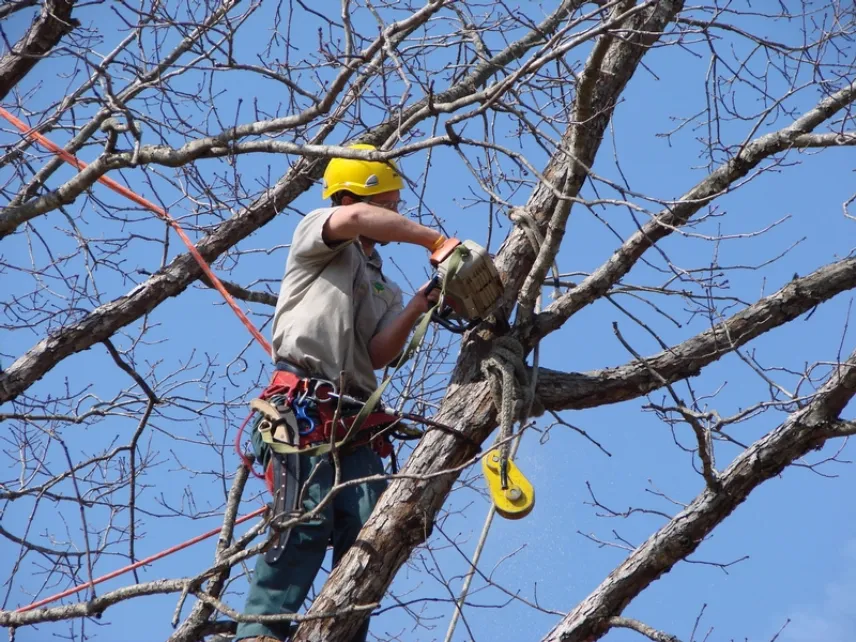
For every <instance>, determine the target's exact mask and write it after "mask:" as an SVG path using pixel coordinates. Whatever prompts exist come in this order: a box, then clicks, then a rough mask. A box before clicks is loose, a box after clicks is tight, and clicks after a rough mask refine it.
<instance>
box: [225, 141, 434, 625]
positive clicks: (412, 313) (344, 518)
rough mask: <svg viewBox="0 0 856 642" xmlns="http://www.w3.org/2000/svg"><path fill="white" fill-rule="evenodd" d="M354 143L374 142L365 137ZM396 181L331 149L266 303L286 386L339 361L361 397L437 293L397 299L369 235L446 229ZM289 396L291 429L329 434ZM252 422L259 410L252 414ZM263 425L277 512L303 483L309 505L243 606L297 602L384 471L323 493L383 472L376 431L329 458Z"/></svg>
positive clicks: (380, 166) (430, 234) (336, 374)
mask: <svg viewBox="0 0 856 642" xmlns="http://www.w3.org/2000/svg"><path fill="white" fill-rule="evenodd" d="M353 148H356V149H374V147H372V146H370V145H354V146H353ZM403 186H404V184H403V181H402V179H401V176H400V175H399V173H398V170H397V168H396V166H395V165H394V164H393V163H391V162H390V163H381V162H372V161H364V160H355V159H333V160H332V161H330V163H329V165H328V166H327V169H326V171H325V173H324V191H323V195H322V197H323V198H325V199H327V198H329V199H330V200H331V205H332V206H331V207H324V208H321V209H317V210H315V211H313V212H311V213H310V214H308V215H307V216H306V218H304V219H303V221H302V222H301V223H300V224H299V225H298V226H297V229H296V230H295V232H294V239H293V240H292V244H291V251H290V252H289V255H288V262H287V265H286V269H285V277H284V278H283V280H282V286H281V288H280V292H279V299H278V301H277V305H276V313H275V315H274V325H273V349H274V355H273V356H274V359H275V360H276V366H277V370H278V373H277V377H279V378H278V379H277V378H276V377H275V381H287V382H288V383H286V385H288V386H289V389H290V390H291V389H293V387H295V386H301V385H305V386H307V389H306V390H305V391H303V392H310V391H311V392H313V393H314V392H315V391H316V389H317V388H318V387H319V386H329V385H330V384H331V383H332V382H337V383H338V382H339V381H340V377H341V374H342V373H344V376H345V381H346V384H345V387H344V391H345V392H347V393H348V394H349V395H352V396H355V397H357V398H363V399H365V398H367V397H368V396H369V395H370V394H371V393H372V392H373V391H374V390H375V388H376V387H377V381H376V379H375V374H374V371H375V370H376V369H379V368H383V367H384V366H386V365H387V364H388V363H389V362H390V361H392V360H393V359H394V358H395V357H396V355H398V354H399V353H400V352H401V349H402V348H403V346H404V342H405V340H406V339H407V337H408V335H409V333H410V330H411V329H412V328H413V325H414V324H415V323H416V320H417V319H418V318H419V317H420V316H421V315H422V314H424V313H426V312H427V311H428V310H429V308H430V307H431V302H432V301H434V300H436V299H437V296H438V292H437V290H433V291H431V292H427V288H426V287H423V288H422V289H421V290H420V291H419V292H417V293H416V296H414V297H413V298H412V299H411V300H410V302H409V303H408V304H407V306H404V307H403V306H402V296H401V290H400V288H399V287H398V286H397V285H396V284H395V283H393V282H392V281H391V280H390V279H388V278H387V277H386V276H385V275H384V273H383V270H382V262H381V258H380V255H379V254H378V252H377V249H376V246H377V245H386V244H387V243H389V242H393V241H397V242H402V243H412V244H415V245H422V246H423V247H426V248H428V249H429V250H432V251H433V250H436V249H438V248H440V246H441V245H443V243H444V241H446V238H445V237H444V236H443V235H441V234H439V233H437V232H436V231H434V230H432V229H430V228H428V227H425V226H423V225H420V224H419V223H416V222H414V221H411V220H410V219H408V218H405V217H403V216H401V215H399V214H398V213H397V210H398V207H399V204H400V203H401V200H400V195H401V189H402V188H403ZM280 373H282V375H281V374H280ZM307 380H308V382H307ZM304 396H305V395H304ZM275 398H280V396H277V397H275ZM291 406H292V407H291V408H288V407H284V408H283V412H286V413H287V412H289V411H292V412H294V411H295V410H296V414H298V415H299V416H301V419H302V421H305V422H306V424H305V425H303V424H301V425H299V427H298V433H299V434H300V435H301V436H303V437H307V439H306V441H307V442H308V443H310V444H311V443H316V442H320V443H322V444H326V439H327V436H326V435H323V434H321V431H320V427H321V426H322V425H323V422H322V421H319V419H320V418H319V417H318V412H317V408H306V406H305V403H304V404H298V402H297V401H296V400H292V401H291ZM307 412H308V413H310V415H313V414H314V417H312V416H308V415H307V414H306V413H307ZM261 424H263V421H262V422H260V423H259V424H257V426H258V425H261ZM312 428H316V430H315V431H314V432H317V433H319V434H318V435H317V438H313V436H312V434H311V433H312V432H313V431H312V430H311V429H312ZM366 432H368V431H366ZM263 434H265V433H263V432H261V431H259V430H256V431H254V435H253V445H254V448H255V451H256V456H257V457H258V458H259V459H261V461H262V462H263V463H264V464H265V466H266V469H268V470H269V471H270V478H271V486H272V490H273V491H274V496H275V498H276V499H277V503H276V505H277V508H278V510H277V511H276V512H277V513H280V514H281V513H282V512H284V511H283V506H285V509H284V510H285V511H290V510H292V509H293V508H294V506H287V505H285V504H284V503H288V502H289V500H288V499H286V498H293V499H292V500H291V501H296V500H297V495H298V493H299V492H300V489H302V495H303V504H302V508H303V510H304V511H305V512H306V513H312V514H313V516H312V518H311V519H309V520H306V521H304V522H302V523H300V524H299V525H297V526H295V527H294V528H292V529H289V530H290V532H288V531H286V532H283V533H280V534H279V535H278V540H279V541H278V542H277V543H276V544H275V545H274V546H273V548H271V549H270V550H269V551H268V552H267V553H266V554H265V555H261V556H259V557H258V559H257V561H256V569H255V573H254V574H253V578H252V581H251V585H250V592H249V595H248V598H247V606H246V609H245V614H248V615H279V614H283V613H296V612H297V611H298V609H299V608H300V606H301V605H302V604H303V601H304V600H305V599H306V596H307V594H308V593H309V589H310V588H311V587H312V582H313V580H314V579H315V575H316V574H317V573H318V570H319V569H320V568H321V563H322V562H323V560H324V555H325V553H326V550H327V545H328V543H329V542H330V540H331V538H332V544H333V564H334V565H335V564H336V563H337V562H338V560H339V559H340V558H341V557H342V555H344V554H345V552H346V551H347V550H348V549H349V548H350V547H351V545H352V544H353V543H354V541H355V540H356V537H357V534H358V533H359V531H360V528H362V526H363V524H364V523H365V522H366V520H367V519H368V517H369V514H370V513H371V511H372V509H373V508H374V505H375V503H376V502H377V500H378V497H379V496H380V494H381V492H383V489H384V487H385V482H384V481H383V480H376V481H366V482H363V483H360V484H358V485H354V486H348V487H347V488H345V489H343V490H340V491H339V492H338V493H337V494H336V496H335V498H332V500H331V499H330V498H328V494H329V493H330V492H331V490H332V489H333V486H334V485H335V483H336V482H337V481H338V482H348V481H352V480H357V479H361V478H365V477H371V476H373V475H381V474H383V465H382V463H381V460H380V458H379V456H378V455H379V453H386V454H388V452H387V451H386V450H385V449H384V446H385V444H386V442H383V441H382V438H381V437H373V436H371V435H370V436H366V437H357V438H356V439H355V440H354V441H353V442H352V443H348V444H345V445H344V446H343V447H342V448H341V449H339V450H338V451H337V452H336V457H335V460H334V458H333V456H331V454H329V453H327V452H321V453H318V454H313V455H306V454H297V453H296V452H290V453H289V454H283V455H280V454H279V453H273V452H271V447H270V446H273V447H274V448H276V447H277V445H278V442H277V441H276V436H272V437H268V441H269V442H270V445H269V444H268V443H266V441H265V439H264V438H263V436H262V435H263ZM282 441H283V442H284V441H285V439H283V440H282ZM296 445H298V444H295V446H296ZM336 468H338V471H337V470H336ZM289 478H291V482H290V483H291V484H294V482H295V481H296V480H297V481H298V483H297V484H296V485H295V487H291V488H286V486H287V485H288V484H289ZM319 506H320V510H319ZM367 632H368V620H366V621H365V623H364V624H363V626H362V628H361V629H360V630H359V631H358V632H357V634H356V635H355V636H354V641H355V642H361V641H363V640H365V639H366V634H367ZM287 634H288V621H287V620H282V621H279V622H275V623H270V622H269V623H261V622H244V623H241V624H240V625H239V626H238V632H237V636H236V639H239V640H240V639H245V638H251V639H253V640H256V641H257V642H273V641H274V640H282V639H284V638H285V637H286V636H287Z"/></svg>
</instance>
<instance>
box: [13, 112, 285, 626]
mask: <svg viewBox="0 0 856 642" xmlns="http://www.w3.org/2000/svg"><path fill="white" fill-rule="evenodd" d="M0 116H2V117H3V118H5V119H6V120H8V121H9V122H10V123H12V124H13V125H14V126H15V127H17V128H18V129H20V130H21V132H23V134H24V135H25V136H27V137H29V138H32V139H33V140H35V141H36V142H38V143H39V144H40V145H42V146H43V147H45V148H47V149H48V150H49V151H51V152H53V153H54V154H56V155H57V156H59V157H60V158H61V159H62V160H64V161H65V162H66V163H68V164H69V165H73V166H74V167H76V168H77V169H79V170H83V169H85V168H86V166H87V165H86V163H84V162H83V161H82V160H79V159H78V158H77V157H75V156H73V155H72V154H70V153H69V152H67V151H65V150H64V149H62V148H61V147H59V146H58V145H56V144H54V143H53V142H51V141H50V140H49V139H47V138H45V137H44V136H42V135H41V134H40V133H38V132H36V131H33V129H31V128H30V127H28V126H27V125H26V124H25V123H24V122H22V121H21V120H19V119H17V118H16V117H15V116H13V115H12V114H11V113H9V112H8V111H7V110H5V109H3V108H2V107H0ZM98 182H99V183H102V184H104V185H106V186H107V187H109V188H110V189H112V190H113V191H114V192H116V193H117V194H120V195H121V196H124V197H125V198H127V199H129V200H131V201H133V202H134V203H136V204H137V205H140V206H142V207H144V208H146V209H148V210H150V211H151V212H154V213H155V214H156V215H157V216H159V217H160V218H162V219H163V220H164V221H166V222H167V223H169V224H170V225H171V226H172V228H173V229H174V230H175V231H176V232H177V233H178V236H179V237H180V238H181V240H182V241H184V244H185V245H186V246H187V249H188V250H189V251H190V254H191V255H192V256H193V258H194V259H196V263H198V264H199V267H200V268H201V269H202V271H203V272H204V273H205V275H206V276H207V277H208V279H209V280H210V281H211V283H212V284H213V285H214V287H215V288H216V289H217V291H218V292H219V293H220V294H221V295H223V298H224V299H225V300H226V303H228V304H229V307H231V308H232V310H233V311H234V312H235V314H237V315H238V318H239V319H240V320H241V321H242V322H243V324H244V325H245V326H246V327H247V329H248V330H249V331H250V334H252V335H253V337H255V339H256V341H258V342H259V344H260V345H261V346H262V348H264V350H265V352H266V353H267V354H268V355H270V354H271V352H272V351H271V346H270V343H268V341H267V339H265V338H264V337H263V336H262V334H261V333H260V332H259V331H258V330H257V329H256V327H255V326H254V325H253V324H252V322H251V321H250V320H249V319H248V318H247V315H246V314H244V312H243V310H241V308H239V307H238V304H237V303H235V300H234V299H233V298H232V295H231V294H229V293H228V292H227V291H226V288H225V287H224V286H223V284H222V283H221V282H220V279H218V278H217V276H216V275H215V274H214V272H213V271H212V270H211V267H210V266H209V265H208V263H207V262H206V261H205V259H204V258H202V255H201V254H200V253H199V250H197V249H196V246H195V245H194V244H193V242H192V241H191V240H190V238H188V236H187V234H185V233H184V230H183V229H182V228H181V226H180V225H179V224H178V221H176V220H175V219H174V218H173V217H172V216H170V215H169V213H168V212H167V211H166V210H165V209H163V208H162V207H159V206H157V205H155V204H154V203H152V202H151V201H149V200H146V199H145V198H143V197H142V196H140V195H139V194H137V193H135V192H133V191H131V190H130V189H128V188H127V187H125V186H124V185H120V184H119V183H117V182H116V181H114V180H113V179H112V178H108V177H107V176H101V177H100V178H99V179H98ZM251 416H252V415H250V417H251ZM250 417H247V419H245V420H244V423H243V425H242V426H241V429H240V430H239V431H238V438H237V440H238V441H239V440H240V438H241V435H242V434H243V428H244V426H245V425H246V424H247V421H249V419H250ZM238 441H236V450H238V454H239V455H240V456H241V459H242V461H243V462H244V465H245V466H247V468H249V469H250V471H251V472H253V474H255V475H256V476H259V475H258V473H256V472H255V471H254V470H253V467H252V462H250V461H249V459H248V458H247V457H246V456H245V455H244V454H243V452H242V451H241V450H240V448H239V447H238ZM265 510H267V509H266V508H259V509H258V510H255V511H253V512H252V513H250V514H248V515H244V516H243V517H241V518H239V519H237V520H235V525H236V526H237V525H238V524H241V523H243V522H245V521H247V520H249V519H252V518H253V517H256V516H257V515H261V514H262V513H263V512H264V511H265ZM221 530H222V529H221V528H215V529H213V530H210V531H208V532H207V533H203V534H202V535H197V536H196V537H194V538H192V539H189V540H187V541H186V542H182V543H181V544H176V545H175V546H172V547H171V548H168V549H166V550H163V551H161V552H160V553H156V554H155V555H152V556H151V557H147V558H145V559H143V560H140V561H139V562H134V563H133V564H129V565H128V566H125V567H123V568H120V569H118V570H115V571H113V572H111V573H107V575H102V576H101V577H99V578H96V579H94V580H92V581H91V582H87V583H85V584H79V585H78V586H75V587H72V588H70V589H68V590H65V591H63V592H62V593H57V594H56V595H52V596H51V597H47V598H45V599H43V600H39V601H38V602H33V603H32V604H29V605H28V606H23V607H21V608H19V609H17V610H16V611H15V612H16V613H23V612H24V611H30V610H32V609H36V608H39V607H40V606H44V605H45V604H50V603H51V602H55V601H56V600H61V599H62V598H64V597H68V596H69V595H74V594H75V593H79V592H80V591H82V590H84V589H86V588H90V587H94V586H95V585H96V584H101V582H106V581H107V580H111V579H113V578H114V577H118V576H119V575H123V574H125V573H129V572H130V571H133V570H134V569H137V568H140V567H141V566H145V565H146V564H151V563H152V562H154V561H157V560H159V559H161V558H163V557H166V556H167V555H171V554H173V553H177V552H178V551H180V550H183V549H185V548H187V547H188V546H192V545H193V544H196V543H197V542H201V541H202V540H205V539H208V538H209V537H211V536H212V535H215V534H217V533H219V532H220V531H221Z"/></svg>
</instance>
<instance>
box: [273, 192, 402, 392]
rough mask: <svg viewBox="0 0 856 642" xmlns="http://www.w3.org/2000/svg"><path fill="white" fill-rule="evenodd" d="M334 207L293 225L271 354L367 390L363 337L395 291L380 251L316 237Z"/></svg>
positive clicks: (377, 327) (389, 311)
mask: <svg viewBox="0 0 856 642" xmlns="http://www.w3.org/2000/svg"><path fill="white" fill-rule="evenodd" d="M335 209H336V208H323V209H318V210H315V211H313V212H311V213H310V214H308V215H307V216H306V217H305V218H304V219H303V220H302V221H301V222H300V224H299V225H298V226H297V229H296V230H295V232H294V238H293V240H292V243H291V251H290V252H289V255H288V260H287V261H286V266H285V276H284V277H283V279H282V285H281V287H280V291H279V299H278V300H277V304H276V312H275V313H274V319H273V352H274V354H273V358H274V360H277V361H279V360H285V361H289V362H291V363H293V364H295V365H298V366H300V367H302V368H303V369H305V370H308V371H309V372H310V373H312V374H313V375H315V376H319V377H323V378H325V379H329V380H330V381H334V382H338V380H339V373H340V372H341V371H343V370H344V371H345V372H346V373H347V380H348V384H349V390H351V391H352V392H353V393H362V394H369V393H371V392H372V391H374V389H375V388H376V387H377V379H376V377H375V374H374V368H372V364H371V359H370V357H369V342H370V341H371V339H372V337H374V336H375V335H376V334H377V333H378V332H380V331H381V330H382V329H383V328H385V327H386V326H387V325H388V324H389V323H390V322H391V321H392V320H393V319H395V317H396V316H398V314H400V313H401V311H402V309H403V305H402V296H401V289H400V288H399V287H398V286H397V285H396V284H395V283H393V282H392V281H391V280H390V279H388V278H386V276H385V275H384V274H383V271H382V269H381V268H382V263H381V259H380V256H379V255H378V254H377V252H374V253H373V254H372V256H371V257H368V258H367V257H366V256H365V255H364V254H363V251H362V248H361V246H360V244H359V243H357V242H354V241H346V242H344V243H337V244H336V245H335V246H332V247H331V246H329V245H327V243H325V242H324V239H323V237H322V232H323V229H324V223H325V222H326V221H327V219H328V218H329V217H330V215H331V214H332V213H333V212H334V211H335Z"/></svg>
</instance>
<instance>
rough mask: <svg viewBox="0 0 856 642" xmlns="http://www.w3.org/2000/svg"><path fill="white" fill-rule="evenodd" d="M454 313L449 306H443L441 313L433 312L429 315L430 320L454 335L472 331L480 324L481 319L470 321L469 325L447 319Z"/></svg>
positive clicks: (438, 311)
mask: <svg viewBox="0 0 856 642" xmlns="http://www.w3.org/2000/svg"><path fill="white" fill-rule="evenodd" d="M452 312H454V310H452V308H450V307H449V306H445V307H444V308H443V310H442V311H440V310H434V312H433V313H432V314H431V320H432V321H433V322H434V323H436V324H438V325H441V326H443V327H444V328H446V329H447V330H448V331H449V332H454V333H455V334H463V333H464V332H466V331H467V330H472V329H473V328H474V327H476V326H477V325H478V324H479V323H481V319H478V320H475V321H470V322H469V323H465V322H464V321H457V320H452V319H450V318H449V315H450V314H451V313H452Z"/></svg>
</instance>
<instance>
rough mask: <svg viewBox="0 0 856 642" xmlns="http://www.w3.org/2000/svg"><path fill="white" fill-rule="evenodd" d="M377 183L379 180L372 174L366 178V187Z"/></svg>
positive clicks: (374, 185)
mask: <svg viewBox="0 0 856 642" xmlns="http://www.w3.org/2000/svg"><path fill="white" fill-rule="evenodd" d="M378 185H380V180H379V179H378V177H377V176H375V175H374V174H372V175H371V176H369V177H368V178H367V179H366V187H377V186H378Z"/></svg>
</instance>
